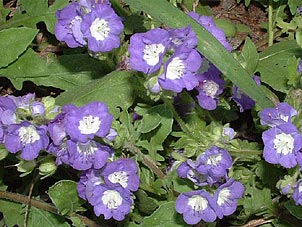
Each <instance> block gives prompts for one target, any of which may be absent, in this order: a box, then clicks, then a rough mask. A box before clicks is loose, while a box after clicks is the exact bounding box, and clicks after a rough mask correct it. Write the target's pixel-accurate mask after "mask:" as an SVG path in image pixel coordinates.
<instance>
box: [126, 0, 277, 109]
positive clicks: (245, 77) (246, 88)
mask: <svg viewBox="0 0 302 227" xmlns="http://www.w3.org/2000/svg"><path fill="white" fill-rule="evenodd" d="M124 1H125V2H126V3H128V4H129V5H130V6H132V7H135V8H137V9H138V10H141V11H144V12H145V13H148V14H149V15H150V16H151V17H153V18H154V19H157V20H159V21H160V22H162V23H164V24H166V25H167V26H169V27H172V28H179V27H185V26H187V25H191V27H192V29H193V30H194V32H195V33H196V35H197V36H198V38H199V39H198V41H199V42H198V50H199V51H200V52H201V53H202V54H203V55H204V56H205V57H206V58H207V59H209V60H210V61H211V62H212V63H213V64H214V65H216V66H217V68H218V69H219V70H220V71H221V72H222V73H223V74H224V75H225V76H226V77H227V78H228V79H230V80H231V81H232V82H233V83H234V84H236V85H237V86H238V87H239V88H240V89H241V90H242V91H243V92H244V93H246V94H247V95H248V96H250V97H251V98H252V99H254V100H255V101H256V102H257V103H258V104H259V105H260V106H261V107H271V106H273V103H272V102H271V101H270V100H269V99H268V98H267V97H266V95H265V93H264V92H263V91H262V89H261V88H260V87H258V86H257V85H256V84H255V82H254V81H253V80H252V78H251V77H250V75H249V74H248V73H247V72H246V71H245V70H244V68H242V66H241V65H240V63H239V62H238V61H237V60H235V59H234V58H233V57H232V55H231V54H230V53H229V52H228V51H227V50H226V49H225V48H224V47H223V46H222V45H221V44H220V43H219V41H218V40H216V39H215V38H214V37H213V36H212V35H211V34H210V33H209V32H208V31H206V29H205V28H203V27H202V26H200V24H198V23H197V22H196V21H194V20H193V19H191V18H190V17H189V16H187V15H186V14H185V13H183V12H182V11H181V10H179V9H178V8H176V7H173V6H172V5H171V4H170V3H169V2H167V1H162V0H152V1H145V0H124ZM179 18H181V20H180V19H179Z"/></svg>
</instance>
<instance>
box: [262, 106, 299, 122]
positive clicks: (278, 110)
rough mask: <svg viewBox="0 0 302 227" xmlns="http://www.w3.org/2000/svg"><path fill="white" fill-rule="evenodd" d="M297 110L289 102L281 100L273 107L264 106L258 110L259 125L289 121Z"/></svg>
mask: <svg viewBox="0 0 302 227" xmlns="http://www.w3.org/2000/svg"><path fill="white" fill-rule="evenodd" d="M295 115H297V111H296V110H295V109H294V108H293V107H292V106H290V105H289V104H287V103H285V102H282V103H279V104H278V105H277V106H276V107H275V108H265V109H263V110H262V111H261V112H260V123H261V125H268V126H271V127H273V126H276V125H281V124H284V123H289V122H291V119H292V117H293V116H295Z"/></svg>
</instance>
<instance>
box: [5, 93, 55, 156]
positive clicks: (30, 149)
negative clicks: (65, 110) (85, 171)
mask: <svg viewBox="0 0 302 227" xmlns="http://www.w3.org/2000/svg"><path fill="white" fill-rule="evenodd" d="M58 111H59V108H58V106H55V105H54V100H53V99H51V98H49V97H47V98H44V99H42V102H39V101H36V97H35V94H28V95H25V96H22V97H15V96H10V95H8V96H1V97H0V115H1V117H0V143H3V144H4V145H5V147H6V149H7V151H8V152H10V153H14V154H15V153H18V152H21V153H20V157H21V158H22V159H24V160H33V159H35V158H37V157H38V155H39V153H40V151H41V150H43V149H46V148H47V146H48V144H49V137H48V135H47V126H46V125H45V124H43V123H44V122H43V121H45V120H47V119H50V118H52V117H53V116H55V115H56V114H57V113H58Z"/></svg>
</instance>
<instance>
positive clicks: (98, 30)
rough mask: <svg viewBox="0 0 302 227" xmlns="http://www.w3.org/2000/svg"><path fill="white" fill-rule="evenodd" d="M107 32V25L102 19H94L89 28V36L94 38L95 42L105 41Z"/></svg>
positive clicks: (108, 30)
mask: <svg viewBox="0 0 302 227" xmlns="http://www.w3.org/2000/svg"><path fill="white" fill-rule="evenodd" d="M109 32H110V27H109V23H108V21H106V20H104V19H100V18H96V19H95V20H94V21H93V22H92V24H91V26H90V33H91V36H92V37H94V38H95V39H96V40H104V39H106V38H107V37H108V35H109Z"/></svg>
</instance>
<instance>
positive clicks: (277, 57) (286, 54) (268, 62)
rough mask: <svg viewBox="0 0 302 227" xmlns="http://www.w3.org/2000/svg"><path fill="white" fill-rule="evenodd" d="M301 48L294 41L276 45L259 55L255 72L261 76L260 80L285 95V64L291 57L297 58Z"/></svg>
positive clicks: (286, 87)
mask: <svg viewBox="0 0 302 227" xmlns="http://www.w3.org/2000/svg"><path fill="white" fill-rule="evenodd" d="M301 54H302V50H301V48H300V47H299V46H298V45H297V44H296V42H295V41H284V42H280V43H277V44H275V45H273V46H271V47H269V48H267V49H266V50H264V51H263V52H261V53H260V54H259V64H258V67H257V71H259V72H260V74H261V80H262V81H263V82H264V83H267V84H268V85H270V86H271V87H272V88H274V89H275V90H277V91H281V92H284V93H286V92H287V90H288V88H289V86H288V85H287V74H288V71H287V64H288V61H289V59H290V58H292V57H293V56H296V57H299V56H301Z"/></svg>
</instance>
